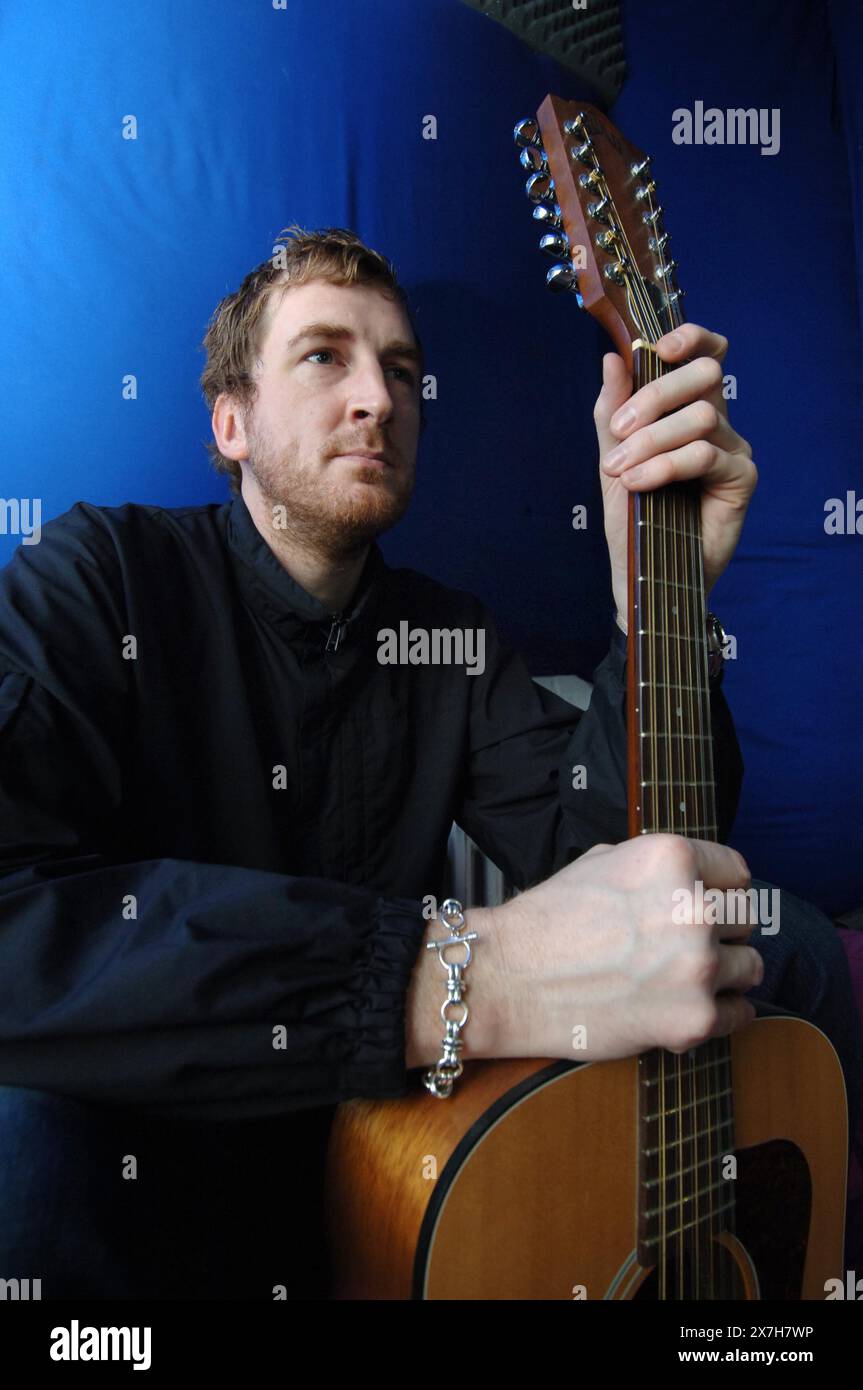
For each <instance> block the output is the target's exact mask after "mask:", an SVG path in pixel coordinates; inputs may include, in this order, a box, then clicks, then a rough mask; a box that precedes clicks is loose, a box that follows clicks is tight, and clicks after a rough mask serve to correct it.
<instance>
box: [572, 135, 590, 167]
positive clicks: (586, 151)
mask: <svg viewBox="0 0 863 1390" xmlns="http://www.w3.org/2000/svg"><path fill="white" fill-rule="evenodd" d="M569 154H570V158H571V159H577V160H578V161H579V163H580V164H587V165H588V167H589V168H591V169H592V168H593V165H594V150H593V143H592V141H591V140H590V139H587V140H585V142H584V144H583V145H573V147H572V149H571V150H570V152H569Z"/></svg>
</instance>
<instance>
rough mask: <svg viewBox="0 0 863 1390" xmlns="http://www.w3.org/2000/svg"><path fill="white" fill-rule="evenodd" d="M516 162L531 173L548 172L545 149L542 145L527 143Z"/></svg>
mask: <svg viewBox="0 0 863 1390" xmlns="http://www.w3.org/2000/svg"><path fill="white" fill-rule="evenodd" d="M518 162H519V164H520V165H521V167H522V168H523V169H529V170H530V171H531V173H541V174H547V173H548V165H547V163H546V160H545V150H544V149H543V148H542V145H527V146H526V147H525V148H524V149H523V150H522V152H521V154H520V155H519V157H518Z"/></svg>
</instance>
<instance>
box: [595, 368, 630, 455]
mask: <svg viewBox="0 0 863 1390" xmlns="http://www.w3.org/2000/svg"><path fill="white" fill-rule="evenodd" d="M631 395H632V376H631V375H630V373H629V372H628V371H627V369H626V363H625V362H624V360H623V358H622V357H618V355H617V353H616V352H607V353H606V354H605V356H604V357H603V359H602V390H601V391H600V393H599V396H598V397H597V400H596V405H595V406H594V408H593V419H594V423H595V425H596V436H597V439H598V441H599V452H600V457H603V456H604V455H605V454H606V453H608V450H609V449H613V448H614V446H615V444H616V443H617V440H616V439H615V438H614V436H613V435H612V434H611V433H610V431H609V427H608V423H609V421H610V419H611V417H612V415H613V414H614V413H615V411H616V410H619V409H620V407H621V406H622V405H623V403H624V401H627V400H628V399H629V397H630V396H631Z"/></svg>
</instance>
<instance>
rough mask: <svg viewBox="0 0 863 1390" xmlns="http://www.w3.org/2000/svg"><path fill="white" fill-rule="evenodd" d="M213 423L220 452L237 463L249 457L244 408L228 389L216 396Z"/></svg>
mask: <svg viewBox="0 0 863 1390" xmlns="http://www.w3.org/2000/svg"><path fill="white" fill-rule="evenodd" d="M211 424H212V429H213V437H214V438H215V441H216V443H217V444H218V446H219V453H220V454H223V455H224V457H225V458H228V459H234V460H235V461H236V462H237V463H240V462H241V461H242V460H243V459H247V458H248V457H249V447H248V444H247V442H246V427H245V417H244V412H243V409H242V407H241V406H240V405H239V404H238V402H237V401H236V400H235V399H234V397H233V396H231V395H229V394H228V393H227V392H226V391H222V392H221V394H220V395H219V396H217V397H216V401H215V404H214V406H213V416H212V421H211Z"/></svg>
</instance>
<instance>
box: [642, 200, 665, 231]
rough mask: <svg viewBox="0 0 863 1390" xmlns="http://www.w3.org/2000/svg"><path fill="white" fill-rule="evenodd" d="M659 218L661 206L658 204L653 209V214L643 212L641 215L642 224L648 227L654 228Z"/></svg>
mask: <svg viewBox="0 0 863 1390" xmlns="http://www.w3.org/2000/svg"><path fill="white" fill-rule="evenodd" d="M661 216H662V204H661V203H658V204H657V206H656V207H655V208H654V209H653V212H643V213H642V214H641V220H642V222H646V223H647V225H648V227H655V226H656V224H657V222H658V221H659V219H660V217H661Z"/></svg>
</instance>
